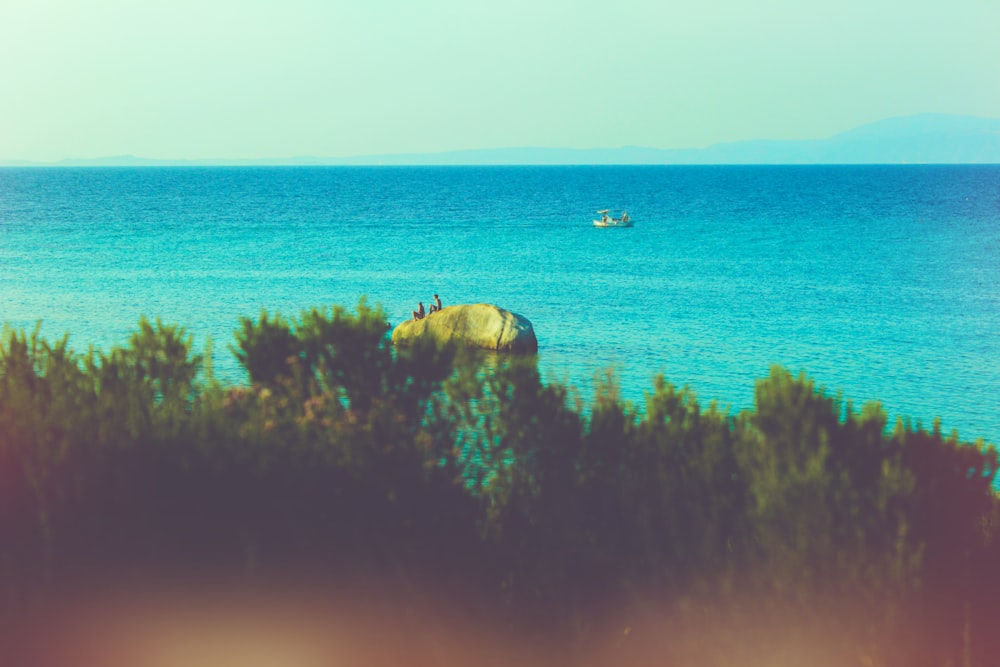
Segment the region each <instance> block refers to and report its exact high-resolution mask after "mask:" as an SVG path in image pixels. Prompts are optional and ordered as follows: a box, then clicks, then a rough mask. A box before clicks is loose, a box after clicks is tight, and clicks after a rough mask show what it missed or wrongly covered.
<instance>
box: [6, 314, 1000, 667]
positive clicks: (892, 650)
mask: <svg viewBox="0 0 1000 667" xmlns="http://www.w3.org/2000/svg"><path fill="white" fill-rule="evenodd" d="M389 328H390V327H389V325H388V323H387V322H386V320H385V317H384V315H383V313H382V311H381V310H380V309H373V308H371V307H369V306H368V305H367V304H366V303H365V302H364V300H362V301H361V302H360V303H359V305H358V307H357V309H356V311H355V312H354V313H351V312H348V311H347V310H345V309H344V308H341V307H335V308H333V309H314V310H310V311H308V312H304V313H302V314H301V315H300V316H299V317H298V318H291V319H287V318H284V317H281V316H280V315H273V316H272V315H269V314H268V313H266V312H264V313H262V314H261V316H260V317H259V318H258V319H256V320H251V319H244V320H242V321H241V328H240V329H239V330H238V331H237V333H236V340H235V344H234V345H233V346H232V350H233V352H234V353H235V355H236V357H237V359H238V360H239V361H240V363H241V364H242V366H243V368H244V369H245V370H246V372H247V382H246V384H240V385H225V384H221V383H219V382H216V381H215V380H214V379H212V378H211V377H210V373H207V372H206V369H205V366H204V364H205V360H204V359H203V358H202V357H201V356H199V355H196V354H193V353H192V346H191V338H190V336H188V335H187V334H186V333H185V332H184V330H183V329H180V328H177V327H173V326H167V325H164V324H163V323H162V322H160V321H159V320H157V321H156V322H155V323H150V322H149V321H147V320H145V319H143V320H141V321H140V323H139V328H138V330H137V332H136V333H135V334H134V335H133V336H132V337H131V339H130V340H129V342H128V345H126V346H124V347H116V348H113V349H112V350H110V351H109V352H107V353H103V352H97V351H95V350H93V349H91V350H88V351H87V352H86V353H78V352H75V351H73V350H72V349H70V348H69V346H68V342H67V341H68V339H67V338H63V339H61V340H59V341H57V342H55V343H49V342H47V341H45V340H44V339H42V338H41V337H40V336H39V334H38V331H37V329H36V330H35V331H34V332H33V333H31V334H28V333H25V332H17V331H9V330H6V331H5V332H4V334H3V341H2V344H0V590H2V591H3V596H4V597H3V605H4V606H3V613H4V614H6V615H7V616H8V617H11V616H15V615H17V614H19V613H20V612H21V611H23V610H24V609H25V608H26V607H29V606H31V605H33V604H36V603H37V601H38V600H40V599H44V597H45V594H46V592H47V591H51V590H53V589H58V587H60V586H65V585H71V584H72V583H74V582H77V581H81V580H84V581H87V580H91V579H93V578H96V579H97V580H100V578H101V577H111V578H115V577H120V576H122V573H123V572H168V573H173V574H197V575H201V574H210V575H213V576H239V577H261V578H267V577H269V576H272V575H282V574H287V573H289V572H294V573H298V574H299V575H303V576H305V575H308V576H319V577H325V578H333V579H336V578H337V577H345V578H351V577H353V578H356V577H359V576H360V577H371V578H373V579H377V580H378V581H381V582H383V584H384V585H388V586H392V587H396V588H399V589H400V590H416V589H417V588H420V587H424V588H426V587H428V586H430V587H443V588H444V589H445V590H453V591H463V592H464V594H465V595H466V596H467V597H468V598H469V599H473V600H475V603H474V604H476V605H478V606H479V607H480V608H481V609H483V610H487V611H489V612H490V613H493V614H499V615H502V616H505V617H506V618H507V619H508V622H509V623H511V624H513V625H514V627H517V628H519V629H520V630H521V631H523V632H524V633H532V632H538V631H541V632H543V633H557V634H556V635H555V636H558V637H563V638H564V639H565V641H566V642H567V644H568V645H572V644H573V642H574V641H575V640H578V639H580V638H593V637H597V636H603V634H604V633H607V634H608V635H609V636H611V635H614V634H615V633H621V631H622V628H625V627H628V628H629V629H631V628H632V627H635V628H640V627H643V624H645V627H646V628H647V629H649V628H655V631H654V630H650V631H649V632H647V633H646V635H645V636H652V635H655V634H657V633H661V634H662V632H663V631H667V630H668V631H669V633H670V637H671V640H670V641H669V642H667V643H666V644H665V645H662V646H658V647H657V651H658V655H661V656H662V657H663V660H664V661H666V662H670V661H671V660H673V661H676V662H678V663H680V664H692V663H698V664H719V665H722V664H732V661H734V660H736V661H738V662H739V664H757V663H755V660H757V661H759V664H780V663H781V662H782V661H783V660H784V661H786V662H788V661H790V662H791V663H792V664H794V663H795V661H796V660H797V659H798V658H796V654H795V653H794V651H792V652H791V653H789V652H787V651H786V652H785V653H784V654H781V653H780V652H779V649H776V648H771V647H769V646H768V645H767V642H766V641H765V639H764V638H766V637H770V636H772V635H773V634H774V633H778V634H779V635H780V636H781V637H782V638H783V641H782V645H783V646H785V647H786V648H787V647H788V646H796V645H811V646H814V647H816V646H819V647H821V648H820V652H819V654H818V657H817V654H813V655H811V657H810V658H809V660H810V662H811V663H812V664H869V665H910V664H927V665H946V664H964V665H987V664H992V663H993V662H995V659H996V656H997V655H1000V644H998V640H997V638H996V637H997V636H1000V633H996V632H995V628H993V627H992V626H991V624H990V622H989V621H988V619H994V620H995V619H998V618H1000V573H998V571H997V563H998V562H1000V559H998V557H1000V546H998V545H1000V540H998V539H997V520H998V517H1000V503H998V499H997V496H996V495H995V493H994V491H993V479H994V476H995V474H996V470H997V465H998V463H997V454H996V451H995V450H994V449H993V448H992V447H989V446H987V445H986V444H985V443H983V442H982V441H979V442H975V443H963V442H960V441H959V440H958V438H957V436H952V437H948V438H945V437H943V436H942V435H941V434H940V432H939V429H938V428H937V426H936V425H935V427H934V429H933V430H931V431H930V432H928V431H924V430H920V429H919V428H917V429H914V428H912V427H911V426H909V425H908V424H906V423H904V422H900V423H899V424H897V426H896V428H895V430H894V431H892V432H889V431H888V430H887V429H886V416H885V413H884V412H883V411H882V410H881V409H880V407H879V406H878V405H877V404H872V405H867V406H865V407H864V408H863V409H862V410H861V411H860V412H857V411H855V410H854V409H853V406H852V405H851V404H850V403H846V404H845V403H844V402H843V401H842V400H841V399H840V398H839V397H831V396H829V395H827V394H826V393H825V392H824V391H823V390H820V389H817V387H816V386H815V385H814V383H813V382H812V381H811V380H809V379H808V378H806V377H805V376H799V377H794V376H792V375H791V374H790V373H788V372H787V371H785V370H783V369H780V368H775V369H774V370H772V372H771V375H770V376H769V377H768V378H766V379H763V380H761V381H760V382H759V383H758V385H757V389H756V401H755V407H754V409H753V410H749V411H744V412H741V413H739V414H729V413H727V412H723V411H720V410H719V409H718V408H717V407H716V406H715V405H714V404H712V405H710V406H709V407H708V408H707V409H702V408H701V406H700V405H699V403H698V401H697V399H696V397H695V395H694V394H693V393H692V392H691V391H690V390H688V389H676V388H675V387H673V386H671V385H670V384H668V383H667V382H666V381H665V380H664V379H663V378H658V379H657V380H656V382H655V384H654V387H653V388H652V390H651V391H650V392H649V393H648V394H647V395H646V397H645V402H644V405H643V406H641V407H636V406H633V405H631V404H629V403H626V402H624V401H623V400H622V399H621V398H620V395H619V393H618V390H617V387H616V385H615V383H614V380H613V378H612V377H610V376H609V377H608V378H607V379H606V380H605V381H604V382H603V383H599V387H598V390H597V392H596V395H595V397H594V400H593V401H592V403H591V404H590V405H589V406H587V408H586V409H585V408H584V407H583V406H582V405H581V404H580V403H579V401H573V400H571V396H572V392H570V391H569V390H567V388H565V387H563V386H561V385H559V384H555V383H545V382H543V381H542V380H541V377H540V374H539V372H538V368H537V365H536V361H535V359H534V358H531V357H527V358H519V357H502V356H499V357H498V356H483V355H475V354H472V353H470V352H468V351H466V350H456V349H453V348H448V347H445V348H438V347H436V346H435V345H434V344H433V343H429V342H428V343H426V344H423V345H417V346H410V347H407V348H406V349H405V350H402V349H401V350H395V349H393V348H392V346H391V343H390V341H389V337H388V332H389ZM415 586H416V588H415ZM640 635H642V633H641V632H638V631H637V632H636V633H635V634H634V635H633V636H634V637H635V639H634V640H630V641H633V642H634V643H635V645H636V646H637V647H638V646H639V645H640V644H641V642H642V641H643V640H642V638H641V636H640ZM636 650H638V648H637V649H636ZM788 650H791V649H788ZM799 658H801V656H799ZM824 660H825V661H826V662H824Z"/></svg>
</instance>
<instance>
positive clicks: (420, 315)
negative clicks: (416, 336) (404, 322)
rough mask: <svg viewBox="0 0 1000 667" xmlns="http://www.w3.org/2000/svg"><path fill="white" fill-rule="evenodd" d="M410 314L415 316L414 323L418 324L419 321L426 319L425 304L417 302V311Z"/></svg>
mask: <svg viewBox="0 0 1000 667" xmlns="http://www.w3.org/2000/svg"><path fill="white" fill-rule="evenodd" d="M410 312H411V313H412V314H413V321H414V322H416V321H417V320H422V319H424V315H425V313H424V302H423V301H417V309H416V310H412V311H410Z"/></svg>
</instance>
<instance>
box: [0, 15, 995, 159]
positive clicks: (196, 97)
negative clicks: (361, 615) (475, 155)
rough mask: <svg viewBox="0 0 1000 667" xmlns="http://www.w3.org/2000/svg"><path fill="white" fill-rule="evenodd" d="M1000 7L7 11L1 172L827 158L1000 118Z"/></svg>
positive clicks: (0, 61) (0, 34) (1, 70)
mask: <svg viewBox="0 0 1000 667" xmlns="http://www.w3.org/2000/svg"><path fill="white" fill-rule="evenodd" d="M998 26H1000V0H713V1H711V2H708V1H706V0H615V1H614V2H609V1H607V0H605V1H604V2H593V1H591V0H504V1H503V2H497V0H490V1H489V2H484V1H480V0H170V1H169V2H167V1H165V0H130V1H126V0H86V1H84V0H79V1H77V0H0V160H32V161H42V162H45V161H56V160H60V159H64V158H71V159H72V158H93V157H104V156H114V155H137V156H141V157H147V158H158V159H212V158H217V159H259V158H289V157H300V156H318V157H349V156H358V155H376V154H392V153H427V152H439V151H450V150H463V149H475V148H504V147H551V148H614V147H619V146H646V147H651V148H700V147H705V146H709V145H712V144H715V143H720V142H727V141H738V140H744V139H822V138H826V137H829V136H832V135H834V134H836V133H838V132H842V131H845V130H848V129H851V128H852V127H855V126H858V125H861V124H864V123H868V122H872V121H876V120H880V119H883V118H888V117H892V116H900V115H909V114H916V113H928V112H934V113H955V114H970V115H976V116H988V117H1000V66H998V63H1000V39H998V38H997V34H998V33H997V30H998Z"/></svg>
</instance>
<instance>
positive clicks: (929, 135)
mask: <svg viewBox="0 0 1000 667" xmlns="http://www.w3.org/2000/svg"><path fill="white" fill-rule="evenodd" d="M982 163H992V164H1000V118H980V117H976V116H959V115H950V114H919V115H915V116H900V117H897V118H888V119H886V120H881V121H877V122H874V123H869V124H867V125H862V126H861V127H857V128H855V129H853V130H848V131H847V132H842V133H840V134H837V135H835V136H833V137H830V138H829V139H819V140H812V141H782V140H756V141H736V142H731V143H723V144H716V145H714V146H709V147H708V148H696V149H683V150H671V149H660V148H643V147H640V146H625V147H622V148H590V149H573V148H485V149H477V150H461V151H447V152H443V153H401V154H395V155H364V156H358V157H350V158H322V157H296V158H281V159H259V160H155V159H148V158H141V157H135V156H133V155H121V156H115V157H104V158H93V159H79V160H62V161H60V162H55V163H37V162H27V161H0V165H2V166H67V167H69V166H94V167H97V166H124V167H139V166H143V167H144V166H210V165H220V166H225V165H233V166H254V165H275V166H284V165H289V166H291V165H300V166H305V165H342V166H352V165H559V164H563V165H574V164H575V165H583V164H609V165H612V164H982Z"/></svg>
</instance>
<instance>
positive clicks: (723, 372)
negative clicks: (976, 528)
mask: <svg viewBox="0 0 1000 667" xmlns="http://www.w3.org/2000/svg"><path fill="white" fill-rule="evenodd" d="M605 208H610V209H611V210H612V213H613V214H616V215H620V213H621V211H623V210H624V211H628V213H629V215H630V216H631V217H632V219H633V220H634V222H635V226H634V227H632V228H629V229H598V228H595V227H594V226H593V224H592V220H593V219H594V218H596V217H598V215H597V213H596V211H597V210H598V209H605ZM434 293H437V294H439V295H440V297H441V299H442V301H443V302H444V304H445V306H448V305H452V304H459V303H478V302H486V303H493V304H496V305H498V306H501V307H503V308H506V309H509V310H512V311H514V312H516V313H519V314H521V315H523V316H525V317H527V318H528V319H529V320H530V321H531V322H532V324H533V326H534V329H535V332H536V335H537V337H538V342H539V364H540V367H541V369H542V372H543V374H544V377H545V379H546V380H547V381H552V382H563V383H566V384H569V385H571V386H572V387H574V388H575V389H574V391H575V392H576V393H577V394H578V395H579V396H580V398H581V399H582V400H583V401H584V403H586V402H588V401H589V399H590V398H591V397H592V395H593V392H594V387H595V385H596V383H597V382H598V378H601V377H603V376H604V375H605V374H606V373H607V372H608V371H609V370H610V371H613V373H614V377H615V378H616V380H617V382H618V384H619V385H620V388H621V393H622V395H623V396H624V398H625V399H627V400H630V401H632V402H634V404H635V405H636V407H637V409H640V410H641V407H642V404H643V398H644V394H645V392H648V391H650V390H651V389H652V386H653V378H654V376H656V375H657V374H663V375H664V376H665V378H666V379H667V381H669V382H671V383H673V384H675V385H678V386H688V387H690V388H691V389H692V390H693V391H694V392H695V393H696V394H697V396H698V399H699V402H701V403H703V404H706V405H707V404H708V403H710V402H711V401H716V402H717V404H718V405H719V407H720V408H722V409H729V410H730V411H733V412H735V411H738V410H741V409H744V408H749V407H752V405H753V397H754V386H755V381H756V380H758V379H760V378H763V377H765V376H767V374H768V373H769V369H770V368H771V366H772V365H775V364H778V365H781V366H784V367H786V368H788V369H789V370H791V371H792V372H793V373H796V374H797V373H800V372H805V373H806V374H807V375H808V376H809V377H811V378H813V379H814V380H815V381H816V382H817V383H818V385H820V386H822V387H823V388H824V389H825V391H827V392H829V393H831V394H836V393H838V392H839V393H840V394H841V395H842V396H843V397H844V399H846V400H851V401H853V404H854V406H855V409H858V408H860V406H861V405H862V404H863V403H866V402H869V401H879V402H881V404H882V406H883V408H884V409H885V410H886V411H887V413H888V414H889V418H890V425H891V424H892V423H893V422H894V421H895V420H896V419H897V418H899V417H903V418H907V419H910V420H911V421H912V423H913V424H916V423H918V422H919V423H921V424H922V425H923V426H924V427H930V426H931V424H932V422H933V420H934V419H935V418H940V420H941V427H942V429H943V431H944V432H945V433H950V432H951V431H952V430H957V431H958V434H959V437H960V438H962V439H963V440H976V439H979V438H983V439H985V440H986V441H988V442H992V443H998V442H1000V165H979V166H976V165H969V166H933V165H895V166H695V167H692V166H592V167H588V166H567V167H560V166H544V167H542V166H539V167H506V166H504V167H499V166H498V167H275V168H270V167H245V168H244V167H218V168H217V167H143V168H98V167H88V168H4V169H0V322H6V323H7V324H9V325H10V326H13V327H15V328H23V329H28V330H30V329H32V328H33V327H35V326H36V324H37V323H38V322H39V321H40V322H41V331H42V333H43V335H45V336H46V337H48V338H51V339H54V338H58V337H60V336H62V335H63V334H65V333H69V334H70V344H71V346H73V347H74V348H76V349H77V350H86V348H87V347H88V346H89V345H94V346H97V347H99V348H102V349H108V348H110V347H111V346H113V345H116V344H124V343H125V342H126V341H127V339H128V337H129V334H130V333H131V332H132V331H133V330H134V329H135V328H136V323H137V322H138V320H139V317H140V316H142V315H146V316H148V317H150V318H155V317H161V318H162V319H163V320H164V321H165V322H167V323H173V324H179V325H181V326H183V327H185V328H186V330H187V331H188V332H189V333H190V334H191V335H193V337H194V342H195V347H196V348H197V349H198V350H199V351H203V350H205V349H207V348H206V345H207V343H208V341H209V340H211V350H212V358H213V366H214V370H215V373H216V375H217V376H219V377H221V378H222V379H224V380H226V381H229V382H246V378H245V376H244V374H243V373H242V372H241V370H240V368H239V366H238V364H237V363H236V361H235V359H234V357H233V355H232V352H231V350H230V345H231V343H232V341H233V334H234V332H235V330H236V329H237V327H238V326H239V319H240V318H241V317H256V316H258V315H259V314H260V312H261V311H262V310H267V311H268V312H270V313H273V312H275V311H278V312H281V313H282V314H284V315H298V314H299V313H300V312H301V311H303V310H304V309H309V308H312V307H317V306H328V305H331V304H342V305H345V306H347V307H351V308H353V307H354V306H356V304H357V303H358V301H359V299H361V298H362V297H364V298H366V299H367V300H368V302H369V303H371V304H380V305H381V306H382V307H383V308H384V310H385V314H386V317H387V318H388V320H389V322H390V323H392V324H397V323H399V322H401V321H403V320H405V319H407V318H409V317H410V312H411V311H412V310H413V309H414V308H416V305H417V302H418V301H423V303H424V304H425V305H427V304H429V303H430V302H431V297H432V294H434Z"/></svg>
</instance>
